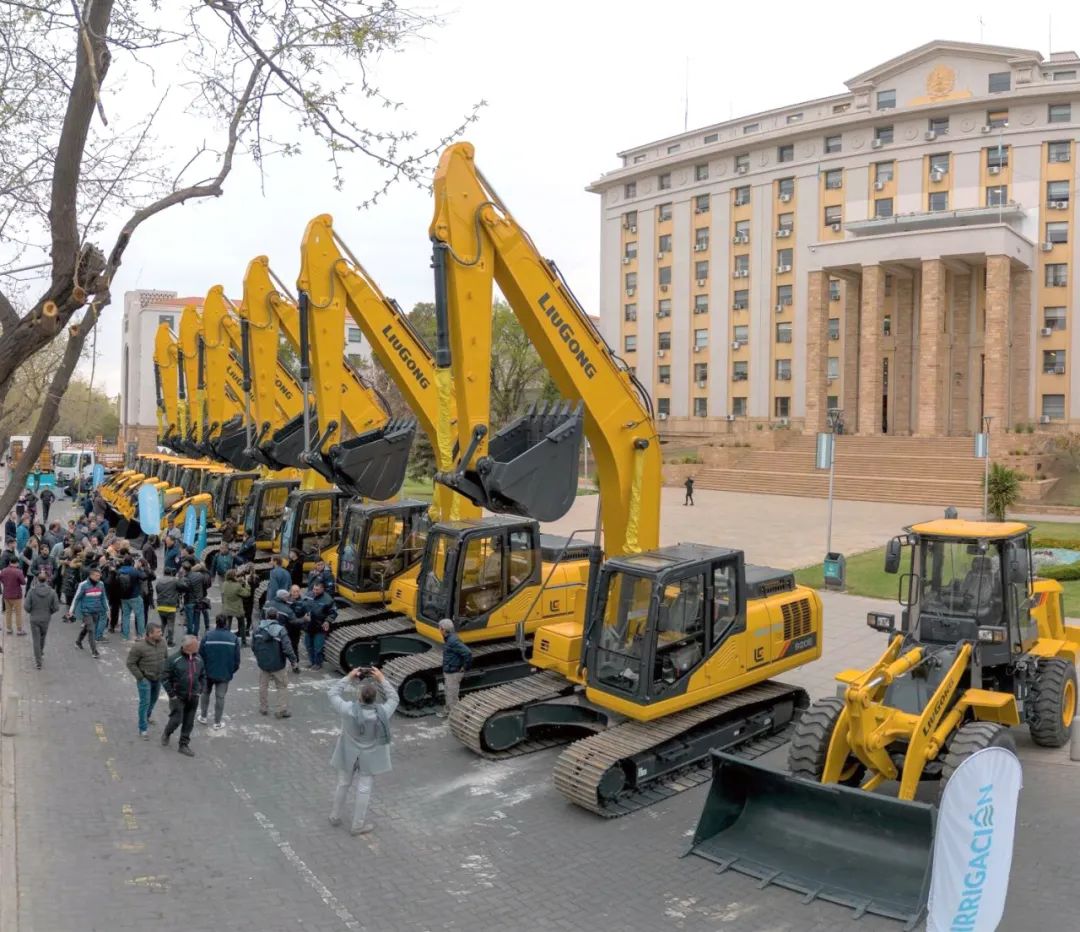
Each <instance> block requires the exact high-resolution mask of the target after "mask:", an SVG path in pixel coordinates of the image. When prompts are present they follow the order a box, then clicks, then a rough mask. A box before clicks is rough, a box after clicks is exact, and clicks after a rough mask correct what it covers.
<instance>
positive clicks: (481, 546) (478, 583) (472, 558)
mask: <svg viewBox="0 0 1080 932" xmlns="http://www.w3.org/2000/svg"><path fill="white" fill-rule="evenodd" d="M503 555H504V538H503V536H502V535H501V534H499V535H495V536H487V537H473V538H471V539H470V540H468V541H467V542H466V544H465V552H464V555H463V558H462V563H461V587H460V591H459V594H458V615H459V616H460V617H462V618H476V617H479V616H481V615H486V614H487V613H488V612H490V611H491V610H492V609H493V608H495V606H497V605H498V604H499V603H500V602H501V601H502V600H503V597H504V596H505V594H506V589H505V586H504V582H503Z"/></svg>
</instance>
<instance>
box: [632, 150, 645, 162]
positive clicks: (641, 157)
mask: <svg viewBox="0 0 1080 932" xmlns="http://www.w3.org/2000/svg"><path fill="white" fill-rule="evenodd" d="M645 159H646V155H645V153H644V152H641V153H639V154H638V155H635V156H634V164H635V165H637V164H638V163H639V162H644V161H645Z"/></svg>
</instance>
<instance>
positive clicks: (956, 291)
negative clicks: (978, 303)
mask: <svg viewBox="0 0 1080 932" xmlns="http://www.w3.org/2000/svg"><path fill="white" fill-rule="evenodd" d="M971 286H972V281H971V275H970V274H969V275H959V274H957V275H956V276H955V277H954V282H953V306H952V339H951V346H950V350H949V367H948V369H947V371H946V374H945V377H946V378H947V379H948V380H949V382H950V385H951V386H952V387H951V389H950V392H951V396H950V397H951V402H950V404H949V420H948V422H947V423H946V424H945V432H946V433H948V434H965V433H967V432H968V431H969V430H970V425H969V424H968V398H969V396H970V393H971V376H970V373H969V372H968V363H969V360H970V358H971Z"/></svg>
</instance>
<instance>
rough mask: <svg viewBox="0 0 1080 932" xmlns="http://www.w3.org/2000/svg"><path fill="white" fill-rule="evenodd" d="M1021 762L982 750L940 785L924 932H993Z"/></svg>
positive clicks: (1005, 877) (1000, 751) (1000, 908)
mask: <svg viewBox="0 0 1080 932" xmlns="http://www.w3.org/2000/svg"><path fill="white" fill-rule="evenodd" d="M1022 785H1023V781H1022V777H1021V772H1020V761H1019V760H1017V759H1016V755H1015V754H1013V753H1012V751H1009V750H1007V749H1006V748H984V749H983V750H981V751H976V752H975V753H974V754H972V755H971V757H969V758H968V759H967V760H966V761H964V762H963V763H962V764H961V765H960V766H959V767H958V768H957V769H956V772H955V773H954V774H953V775H952V777H951V778H950V779H949V782H948V783H947V784H946V785H945V793H944V796H943V798H942V800H941V809H940V811H939V812H938V821H937V834H936V836H935V837H934V867H933V873H932V875H931V880H930V906H929V915H928V917H927V925H926V928H927V932H993V930H994V929H996V928H997V927H998V923H999V922H1001V914H1002V913H1003V912H1004V911H1005V894H1006V892H1007V890H1008V888H1009V871H1010V869H1011V867H1012V852H1013V835H1014V832H1015V829H1016V803H1017V799H1018V797H1019V796H1020V787H1021V786H1022Z"/></svg>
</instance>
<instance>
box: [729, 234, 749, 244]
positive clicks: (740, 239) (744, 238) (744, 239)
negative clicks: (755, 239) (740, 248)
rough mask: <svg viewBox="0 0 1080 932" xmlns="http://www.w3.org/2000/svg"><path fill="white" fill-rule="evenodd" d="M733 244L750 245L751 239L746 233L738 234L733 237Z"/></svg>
mask: <svg viewBox="0 0 1080 932" xmlns="http://www.w3.org/2000/svg"><path fill="white" fill-rule="evenodd" d="M731 241H732V242H733V243H749V242H750V237H749V236H748V235H747V234H746V233H736V234H735V235H734V236H733V237H731Z"/></svg>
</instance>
